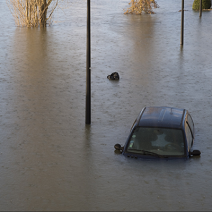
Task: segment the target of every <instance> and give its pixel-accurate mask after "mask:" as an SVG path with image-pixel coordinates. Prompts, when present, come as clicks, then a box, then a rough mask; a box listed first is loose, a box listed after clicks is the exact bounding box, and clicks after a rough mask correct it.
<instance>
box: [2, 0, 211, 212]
mask: <svg viewBox="0 0 212 212" xmlns="http://www.w3.org/2000/svg"><path fill="white" fill-rule="evenodd" d="M192 3H193V0H187V1H186V2H185V10H186V11H185V37H184V46H183V48H181V46H180V23H181V13H180V12H178V11H179V10H180V9H181V1H180V0H178V1H175V0H170V1H169V2H168V3H167V1H165V0H158V4H159V5H160V8H158V9H156V10H155V12H156V14H154V15H141V16H139V15H138V16H133V15H124V14H123V9H124V8H125V9H126V8H127V6H128V1H126V0H123V1H121V0H117V1H112V0H107V1H106V0H101V1H100V0H92V2H91V7H92V29H91V30H92V117H91V121H92V124H91V126H86V125H85V89H86V88H85V79H86V77H85V74H86V69H85V67H86V64H85V62H86V55H85V54H86V49H85V47H86V1H84V0H82V1H76V2H74V1H73V2H71V3H70V4H69V6H70V8H69V9H63V10H62V9H59V8H58V9H57V10H56V12H55V15H54V21H55V22H54V23H53V25H52V26H50V27H48V28H46V29H45V30H44V29H28V28H19V27H16V26H15V24H14V21H13V18H12V15H11V14H10V12H9V9H8V7H7V5H6V3H5V1H3V0H0V27H1V31H0V46H1V48H0V135H1V139H0V210H2V211H4V210H11V211H12V210H16V211H17V210H22V211H23V210H25V211H33V210H34V211H35V210H37V211H39V210H42V211H43V210H49V211H71V210H73V211H79V210H84V211H89V210H90V211H91V210H99V211H102V210H105V211H112V210H117V211H129V210H133V211H137V210H138V211H142V210H146V211H147V210H154V211H156V210H163V211H164V210H169V211H170V210H174V211H177V210H190V211H193V210H198V211H200V210H202V211H203V210H204V211H206V210H211V208H212V202H211V199H212V191H211V190H210V189H211V185H212V177H211V174H212V167H211V163H212V154H211V151H212V143H211V137H212V131H211V128H212V124H211V116H212V98H211V97H212V93H211V84H212V56H211V46H212V39H211V34H212V22H211V20H212V12H211V11H207V12H203V16H202V18H201V19H199V13H198V12H195V11H193V10H192V9H191V8H192ZM64 4H65V3H64ZM61 7H62V8H63V3H61ZM114 71H117V72H119V74H120V77H121V79H120V81H119V82H113V81H109V80H108V79H107V75H109V74H111V73H112V72H114ZM145 106H173V107H180V108H186V109H188V110H189V111H190V113H191V115H192V117H193V119H194V123H195V127H196V139H195V144H194V149H199V150H200V151H201V152H202V154H201V157H200V158H191V159H189V160H186V161H184V160H183V161H148V160H135V159H130V158H125V157H124V156H122V155H118V154H115V153H114V147H113V146H114V144H116V143H120V144H124V143H125V140H126V138H127V136H128V133H129V130H130V127H131V125H132V123H133V121H134V119H135V118H136V117H137V115H138V113H139V111H140V110H141V109H142V108H143V107H145Z"/></svg>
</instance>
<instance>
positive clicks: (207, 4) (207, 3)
mask: <svg viewBox="0 0 212 212" xmlns="http://www.w3.org/2000/svg"><path fill="white" fill-rule="evenodd" d="M199 7H200V0H194V3H193V6H192V9H193V10H199ZM210 8H211V0H202V9H210Z"/></svg>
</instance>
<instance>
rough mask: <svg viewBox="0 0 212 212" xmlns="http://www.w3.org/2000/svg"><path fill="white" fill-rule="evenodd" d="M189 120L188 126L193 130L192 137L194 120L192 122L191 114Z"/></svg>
mask: <svg viewBox="0 0 212 212" xmlns="http://www.w3.org/2000/svg"><path fill="white" fill-rule="evenodd" d="M187 120H188V124H189V126H190V128H191V131H192V135H194V122H193V120H192V118H191V116H190V115H189V114H188V116H187Z"/></svg>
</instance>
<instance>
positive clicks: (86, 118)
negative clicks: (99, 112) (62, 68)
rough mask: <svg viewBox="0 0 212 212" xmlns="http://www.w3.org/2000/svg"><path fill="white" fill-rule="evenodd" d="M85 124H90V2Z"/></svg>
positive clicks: (88, 3)
mask: <svg viewBox="0 0 212 212" xmlns="http://www.w3.org/2000/svg"><path fill="white" fill-rule="evenodd" d="M85 123H86V124H91V28H90V0H87V47H86V105H85Z"/></svg>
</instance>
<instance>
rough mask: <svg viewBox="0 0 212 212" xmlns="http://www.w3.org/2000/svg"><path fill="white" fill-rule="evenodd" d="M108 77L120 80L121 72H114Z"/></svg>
mask: <svg viewBox="0 0 212 212" xmlns="http://www.w3.org/2000/svg"><path fill="white" fill-rule="evenodd" d="M107 78H108V79H109V80H119V73H118V72H113V73H112V74H111V75H108V76H107Z"/></svg>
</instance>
